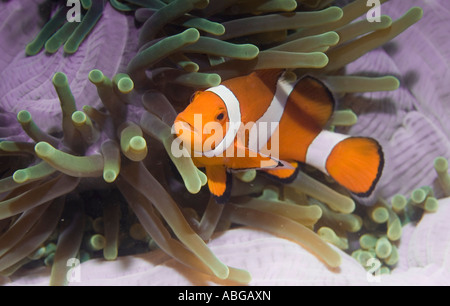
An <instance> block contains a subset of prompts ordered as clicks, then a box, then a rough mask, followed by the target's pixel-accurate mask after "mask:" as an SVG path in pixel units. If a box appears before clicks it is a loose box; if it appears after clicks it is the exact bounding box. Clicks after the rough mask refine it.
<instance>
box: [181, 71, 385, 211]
mask: <svg viewBox="0 0 450 306" xmlns="http://www.w3.org/2000/svg"><path fill="white" fill-rule="evenodd" d="M334 105H335V102H334V98H333V95H332V94H331V92H330V91H329V90H328V88H327V87H326V86H325V85H324V84H323V83H322V82H321V81H319V80H317V79H315V78H313V77H309V76H306V77H303V78H301V79H300V80H290V79H289V78H288V77H286V72H284V71H283V70H260V71H255V72H253V73H251V74H249V75H247V76H242V77H236V78H233V79H229V80H227V81H224V82H222V84H221V85H219V86H216V87H212V88H209V89H207V90H204V91H198V92H196V93H195V95H194V97H193V99H192V102H191V103H190V104H189V105H188V106H187V107H186V109H185V110H184V111H183V112H181V113H180V114H178V116H177V118H176V119H175V122H174V126H173V127H174V129H175V133H176V134H177V138H178V139H179V140H181V143H182V144H184V145H187V146H188V147H189V148H188V149H189V150H190V152H191V157H192V159H193V161H194V163H195V165H196V166H197V167H204V168H205V169H206V176H207V177H208V187H209V189H210V191H211V193H212V194H213V195H214V197H215V199H216V201H217V202H218V203H225V202H227V201H228V198H229V195H230V189H231V176H230V173H229V171H228V170H243V169H252V168H253V169H255V168H256V169H260V170H262V171H265V172H266V173H267V174H269V175H270V176H272V177H275V178H278V179H279V180H281V181H283V182H285V183H289V182H291V181H292V180H293V179H295V177H296V175H297V173H298V167H299V166H300V163H305V164H308V165H311V166H313V167H315V168H317V169H319V170H320V171H322V172H323V173H325V174H327V175H329V176H331V177H332V178H333V179H334V180H335V181H336V182H337V183H339V184H340V185H342V186H344V187H345V188H347V189H348V190H349V191H350V192H352V193H353V194H355V195H357V196H360V197H368V196H369V195H370V194H371V193H372V192H373V190H374V188H375V185H376V184H377V182H378V180H379V178H380V176H381V172H382V170H383V165H384V158H383V151H382V149H381V146H380V145H379V144H378V142H377V141H376V140H374V139H372V138H366V137H352V136H348V135H343V134H339V133H334V132H331V131H328V130H326V129H324V128H325V127H326V125H327V123H328V122H329V120H330V118H331V116H332V114H333V111H334Z"/></svg>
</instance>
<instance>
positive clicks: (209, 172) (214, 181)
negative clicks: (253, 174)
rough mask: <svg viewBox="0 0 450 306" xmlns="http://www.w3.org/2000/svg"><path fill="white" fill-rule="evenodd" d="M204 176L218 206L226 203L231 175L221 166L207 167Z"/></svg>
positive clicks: (229, 190)
mask: <svg viewBox="0 0 450 306" xmlns="http://www.w3.org/2000/svg"><path fill="white" fill-rule="evenodd" d="M206 176H207V177H208V187H209V191H210V192H211V194H212V195H213V196H214V199H215V200H216V202H217V203H219V204H224V203H226V202H228V199H229V198H230V194H231V181H232V178H231V174H230V173H228V172H227V170H226V168H225V167H224V166H222V165H218V166H207V167H206Z"/></svg>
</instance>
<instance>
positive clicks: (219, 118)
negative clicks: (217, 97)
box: [216, 112, 225, 121]
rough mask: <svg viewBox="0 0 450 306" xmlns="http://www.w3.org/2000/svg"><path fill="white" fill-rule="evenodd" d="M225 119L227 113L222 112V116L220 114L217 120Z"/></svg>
mask: <svg viewBox="0 0 450 306" xmlns="http://www.w3.org/2000/svg"><path fill="white" fill-rule="evenodd" d="M223 118H225V113H224V112H222V113H220V114H218V115H217V116H216V120H218V121H220V120H222V119H223Z"/></svg>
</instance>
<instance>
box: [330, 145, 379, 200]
mask: <svg viewBox="0 0 450 306" xmlns="http://www.w3.org/2000/svg"><path fill="white" fill-rule="evenodd" d="M383 166H384V155H383V150H382V148H381V146H380V144H379V143H378V142H377V141H376V140H375V139H372V138H366V137H349V138H345V139H344V140H342V141H340V142H339V143H337V144H336V145H335V146H334V148H333V149H332V151H331V152H330V155H329V156H328V158H327V160H326V171H327V172H328V174H329V175H330V176H331V177H332V178H333V179H334V180H335V181H336V182H337V183H339V184H340V185H342V186H344V187H345V188H347V189H348V190H350V191H351V192H352V193H354V194H355V195H357V196H359V197H369V196H370V195H371V194H372V192H373V190H374V189H375V186H376V184H377V183H378V180H379V179H380V176H381V173H382V171H383Z"/></svg>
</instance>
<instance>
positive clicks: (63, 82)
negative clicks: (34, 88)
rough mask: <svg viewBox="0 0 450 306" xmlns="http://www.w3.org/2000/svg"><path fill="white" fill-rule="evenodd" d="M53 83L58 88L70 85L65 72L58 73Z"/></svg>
mask: <svg viewBox="0 0 450 306" xmlns="http://www.w3.org/2000/svg"><path fill="white" fill-rule="evenodd" d="M52 83H53V85H54V86H56V87H62V86H67V85H68V84H69V82H68V80H67V76H66V75H65V74H64V73H63V72H57V73H55V74H54V76H53V79H52Z"/></svg>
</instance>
